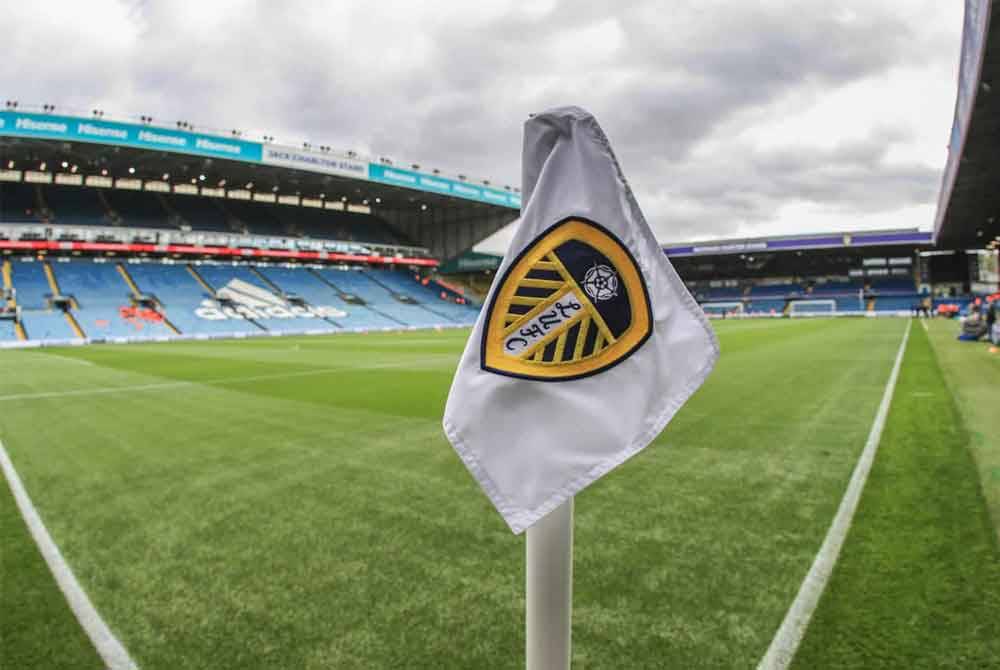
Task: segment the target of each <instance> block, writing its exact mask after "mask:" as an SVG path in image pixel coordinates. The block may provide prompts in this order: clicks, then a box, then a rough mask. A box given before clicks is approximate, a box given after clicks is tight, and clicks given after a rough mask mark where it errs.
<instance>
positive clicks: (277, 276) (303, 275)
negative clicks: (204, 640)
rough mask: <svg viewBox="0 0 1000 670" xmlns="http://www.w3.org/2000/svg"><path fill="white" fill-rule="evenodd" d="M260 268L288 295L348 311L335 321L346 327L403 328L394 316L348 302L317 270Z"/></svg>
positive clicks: (261, 271) (314, 303)
mask: <svg viewBox="0 0 1000 670" xmlns="http://www.w3.org/2000/svg"><path fill="white" fill-rule="evenodd" d="M258 271H259V272H260V273H261V274H262V275H264V276H265V277H266V278H267V279H268V280H269V281H271V282H272V283H273V284H274V285H275V286H277V287H279V288H280V290H281V291H282V292H283V293H284V294H285V295H286V296H298V297H300V298H302V299H303V300H305V301H306V302H308V303H309V304H310V305H331V306H333V307H336V308H337V309H339V310H341V311H343V312H346V313H347V316H343V317H335V318H334V321H336V322H337V323H338V324H341V325H343V327H345V328H352V329H353V328H364V329H372V330H380V329H383V328H399V326H400V324H399V322H397V321H396V320H394V319H391V318H389V317H388V316H386V315H384V314H381V313H380V312H377V311H375V310H372V309H371V308H369V307H367V306H366V305H359V304H354V303H351V302H348V301H347V300H345V299H344V298H343V297H342V294H341V293H340V292H338V291H337V290H336V289H335V288H334V286H335V284H333V283H332V282H328V281H324V280H323V278H322V277H321V276H319V275H318V274H317V272H316V270H315V269H309V268H288V267H261V268H258Z"/></svg>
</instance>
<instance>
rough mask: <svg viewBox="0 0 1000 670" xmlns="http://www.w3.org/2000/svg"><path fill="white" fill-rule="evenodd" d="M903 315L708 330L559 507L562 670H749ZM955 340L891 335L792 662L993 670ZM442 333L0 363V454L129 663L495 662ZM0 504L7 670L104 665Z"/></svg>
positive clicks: (990, 449) (503, 589) (491, 586)
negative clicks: (678, 396)
mask: <svg viewBox="0 0 1000 670" xmlns="http://www.w3.org/2000/svg"><path fill="white" fill-rule="evenodd" d="M907 325H908V322H907V321H906V320H903V319H840V320H825V319H818V320H807V319H802V320H798V319H795V320H787V319H784V320H773V321H770V320H767V321H760V320H746V321H726V322H716V323H715V324H714V326H715V327H716V330H717V332H718V334H719V339H720V343H721V347H722V357H721V359H720V361H719V364H718V366H717V368H716V371H715V372H714V373H713V374H712V376H711V377H710V378H709V380H708V382H707V383H706V384H705V386H704V387H703V388H702V389H701V390H700V391H699V392H698V393H696V394H695V396H694V397H693V398H692V400H691V401H690V402H689V403H688V404H687V405H686V406H685V407H684V408H683V409H682V410H681V412H680V413H679V414H678V415H677V417H676V419H675V420H674V421H673V423H672V424H671V425H670V426H669V427H668V428H667V430H666V431H664V433H663V434H662V435H660V437H659V438H658V439H657V440H656V442H655V443H654V444H652V445H650V447H649V448H647V449H646V450H645V451H643V452H641V453H640V454H639V455H637V456H636V457H635V458H633V459H631V460H630V461H628V462H626V463H625V464H624V465H623V466H622V467H620V468H618V469H616V470H615V471H613V472H612V473H610V474H609V475H608V476H606V477H605V478H604V479H602V480H600V481H599V482H597V483H596V484H594V485H593V486H591V487H590V488H588V489H586V490H585V491H584V492H582V493H581V494H580V495H579V496H578V497H577V503H576V530H575V533H576V546H575V552H576V553H575V565H574V570H575V583H574V589H575V591H574V611H573V645H574V650H573V653H574V657H573V663H574V665H573V667H574V668H577V669H579V668H658V669H659V668H682V669H697V668H712V669H715V668H753V667H754V666H755V665H756V664H757V662H758V661H759V660H760V658H761V657H762V656H763V655H764V652H765V651H766V649H767V648H768V645H769V644H770V642H771V639H772V637H773V636H774V634H775V631H776V630H777V628H778V626H779V625H780V623H781V621H782V619H783V618H784V616H785V613H786V611H787V610H788V607H789V605H790V604H791V603H792V601H793V600H794V598H795V596H796V593H797V592H798V589H799V586H800V584H801V583H802V580H803V577H804V576H805V574H806V572H807V571H808V570H809V567H810V565H811V564H812V562H813V559H814V558H815V556H816V553H817V551H818V549H819V547H820V545H821V544H822V543H823V539H824V536H825V535H826V532H827V529H828V527H829V525H830V522H831V519H832V518H833V516H834V514H835V513H836V511H837V508H838V506H839V504H840V501H841V498H842V496H843V494H844V490H845V487H846V485H847V482H848V480H849V478H850V477H851V473H852V470H853V468H854V466H855V463H856V462H857V460H858V457H859V455H860V453H861V451H862V449H863V448H864V445H865V441H866V439H867V437H868V434H869V431H870V429H871V426H872V422H873V419H874V417H875V415H876V411H877V409H878V405H879V402H880V400H881V398H882V395H883V393H884V392H885V389H886V383H887V380H888V378H889V374H890V370H891V368H892V366H893V361H894V358H895V356H896V353H897V351H898V350H899V347H900V343H901V341H902V338H903V334H904V331H905V330H906V329H907ZM953 328H954V326H953V324H950V323H938V322H933V323H931V324H929V327H923V324H921V323H918V322H914V323H913V324H912V327H911V329H910V336H909V341H908V345H907V349H906V354H905V357H904V359H903V364H902V368H901V373H900V376H899V382H898V386H897V387H896V390H895V395H894V398H893V404H892V409H891V411H890V414H889V419H888V423H887V425H886V428H885V432H884V434H883V436H882V441H881V445H880V447H879V452H878V455H877V456H876V459H875V465H874V467H873V469H872V472H871V475H870V477H869V479H868V483H867V486H866V488H865V491H864V494H863V496H862V499H861V504H860V507H859V510H858V513H857V516H856V517H855V520H854V524H853V527H852V529H851V531H850V533H849V535H848V537H847V541H846V544H845V546H844V550H843V553H842V554H841V556H840V561H839V563H838V565H837V568H836V570H835V571H834V574H833V577H832V579H831V581H830V583H829V586H828V588H827V591H826V593H825V595H824V596H823V598H822V600H821V601H820V604H819V608H818V609H817V611H816V614H815V616H814V618H813V621H812V624H811V625H810V627H809V629H808V631H807V634H806V636H805V639H804V641H803V644H802V646H801V648H800V652H799V655H798V656H797V658H796V662H795V665H794V666H793V667H795V668H799V669H807V668H835V667H836V668H880V667H885V668H889V667H892V668H896V667H899V668H997V667H1000V660H998V659H1000V616H998V615H997V613H998V612H1000V551H998V542H997V540H998V533H997V525H996V521H997V519H1000V445H998V444H997V442H998V437H997V435H998V433H997V432H996V430H997V428H998V426H997V423H996V421H997V419H996V417H997V412H996V407H998V406H1000V391H998V388H1000V356H993V357H992V358H990V357H988V356H987V355H986V354H985V350H984V349H983V348H980V347H976V346H974V345H973V346H969V345H960V344H957V343H955V342H954V340H953V335H954V331H953ZM467 335H468V333H467V331H459V332H455V331H452V332H443V333H434V332H411V333H381V334H370V335H339V336H332V337H308V338H275V339H255V340H232V341H215V342H176V343H150V344H135V345H122V346H110V345H108V346H90V347H80V348H59V349H54V348H53V349H36V350H19V351H0V441H2V443H3V445H4V446H5V448H6V450H7V452H8V453H9V454H10V458H11V461H12V462H13V464H14V466H15V467H16V469H17V471H18V473H19V474H20V477H21V479H22V480H23V483H24V486H25V488H26V490H27V492H28V494H29V495H30V496H31V499H32V501H33V502H34V504H35V506H36V508H37V510H38V512H39V514H40V515H41V518H42V519H43V521H44V523H45V525H46V526H47V527H48V529H49V531H50V532H51V534H52V536H53V538H54V540H55V542H56V543H57V544H58V546H59V548H60V550H61V552H62V554H63V556H64V557H65V558H66V560H67V562H68V564H69V565H70V566H71V567H72V569H73V571H74V572H75V574H76V577H77V578H78V579H79V582H80V583H81V585H82V586H83V587H84V589H85V590H86V592H87V594H88V595H89V596H90V599H91V601H92V602H93V604H94V606H95V607H96V609H97V610H98V611H99V612H100V614H101V616H102V617H103V618H104V619H105V621H107V623H108V625H109V626H110V627H111V629H112V630H113V631H114V633H115V635H116V636H117V637H118V639H120V640H121V642H122V643H123V644H124V645H125V647H127V649H128V651H129V653H130V654H131V656H132V657H133V658H134V659H135V660H136V662H137V663H138V665H139V667H141V668H143V669H145V670H152V669H161V668H162V669H169V670H179V669H182V668H213V669H215V670H222V669H229V668H232V669H236V668H240V669H256V668H408V669H409V668H427V669H431V668H435V669H438V668H484V669H491V670H492V669H497V668H511V669H513V668H520V667H523V650H524V540H523V537H515V536H513V535H512V534H511V533H510V532H509V530H508V529H507V527H506V525H505V524H504V523H503V521H502V520H501V518H500V516H499V515H498V514H497V513H496V512H495V511H494V510H493V508H492V507H491V505H490V504H489V502H488V500H487V499H486V496H485V495H484V494H483V493H482V492H481V491H480V490H479V489H478V487H477V486H476V484H475V482H474V481H473V479H472V477H471V476H469V474H468V473H467V472H466V471H465V470H464V468H463V466H462V464H461V463H460V461H459V459H458V457H457V456H456V455H455V454H454V452H453V451H452V449H451V447H450V446H449V445H448V443H447V441H446V440H445V438H444V436H443V434H442V430H441V426H440V423H441V415H442V412H443V407H444V402H445V397H446V394H447V392H448V388H449V385H450V382H451V378H452V374H453V372H454V368H455V365H456V363H457V360H458V356H459V354H460V353H461V350H462V347H463V345H464V342H465V338H466V337H467ZM963 346H965V347H966V348H965V349H962V347H963ZM971 356H976V358H974V359H973V358H970V357H971ZM973 379H974V380H975V381H976V383H977V384H978V386H976V387H975V389H976V390H975V391H974V392H970V391H969V389H970V386H969V384H970V383H972V382H971V381H969V380H973ZM991 380H992V381H991ZM991 394H993V395H991ZM606 401H607V403H608V404H609V405H612V406H613V405H614V404H615V403H616V402H617V399H616V395H615V392H614V390H613V389H609V390H608V396H607V398H606ZM994 403H996V404H994ZM990 408H992V410H991V409H990ZM566 439H572V436H571V435H568V436H566ZM0 501H2V502H0V531H2V542H3V544H2V554H3V555H2V574H0V586H2V594H0V595H2V601H0V667H3V668H8V667H9V668H19V669H22V668H23V669H29V668H73V669H79V668H99V667H101V661H100V659H99V658H98V656H97V655H96V653H95V652H94V650H93V648H92V647H91V645H90V643H89V641H88V639H87V638H86V637H85V636H84V634H83V633H82V632H81V629H80V627H79V625H78V624H77V622H76V620H75V619H74V617H73V615H72V613H71V612H70V610H69V609H68V607H67V605H66V603H65V600H64V599H63V597H62V595H61V593H60V592H59V590H58V588H57V586H56V585H55V583H54V581H53V579H52V576H51V574H50V573H49V572H48V568H47V567H46V565H45V563H44V562H43V561H42V559H41V557H40V556H39V554H38V551H37V549H36V548H35V545H34V543H33V541H32V540H31V537H30V536H29V535H28V532H27V530H26V529H25V527H24V523H23V522H22V520H21V516H20V514H19V512H18V510H17V508H16V507H15V504H14V501H13V498H12V496H11V494H10V492H9V490H8V489H7V487H6V486H0ZM991 510H992V515H991Z"/></svg>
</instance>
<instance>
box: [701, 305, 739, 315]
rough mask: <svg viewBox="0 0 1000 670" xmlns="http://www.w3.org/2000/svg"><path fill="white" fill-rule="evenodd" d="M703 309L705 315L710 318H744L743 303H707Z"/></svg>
mask: <svg viewBox="0 0 1000 670" xmlns="http://www.w3.org/2000/svg"><path fill="white" fill-rule="evenodd" d="M701 308H702V309H703V310H705V314H706V315H707V316H708V317H709V318H713V317H714V318H719V317H726V316H736V317H741V316H743V314H744V312H743V309H744V308H743V303H742V302H739V301H736V302H705V303H702V305H701Z"/></svg>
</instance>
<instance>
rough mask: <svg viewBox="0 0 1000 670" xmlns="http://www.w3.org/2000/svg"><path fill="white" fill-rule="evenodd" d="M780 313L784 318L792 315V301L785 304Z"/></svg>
mask: <svg viewBox="0 0 1000 670" xmlns="http://www.w3.org/2000/svg"><path fill="white" fill-rule="evenodd" d="M781 313H782V314H784V315H785V316H788V315H789V314H791V313H792V301H791V300H788V301H786V302H785V307H784V309H782V310H781Z"/></svg>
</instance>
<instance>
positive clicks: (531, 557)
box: [526, 498, 573, 670]
mask: <svg viewBox="0 0 1000 670" xmlns="http://www.w3.org/2000/svg"><path fill="white" fill-rule="evenodd" d="M526 544H527V570H526V572H527V579H526V582H527V584H526V586H527V617H526V619H527V635H526V643H527V644H526V660H527V663H526V666H527V670H569V663H570V655H571V654H570V649H571V638H570V622H571V619H572V614H573V498H570V499H569V500H567V501H566V502H565V503H563V504H562V505H561V506H559V507H558V508H557V509H555V510H554V511H552V512H550V513H549V514H547V515H546V516H544V517H542V519H541V520H540V521H538V522H537V523H536V524H535V525H533V526H531V527H530V528H528V530H527V542H526Z"/></svg>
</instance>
